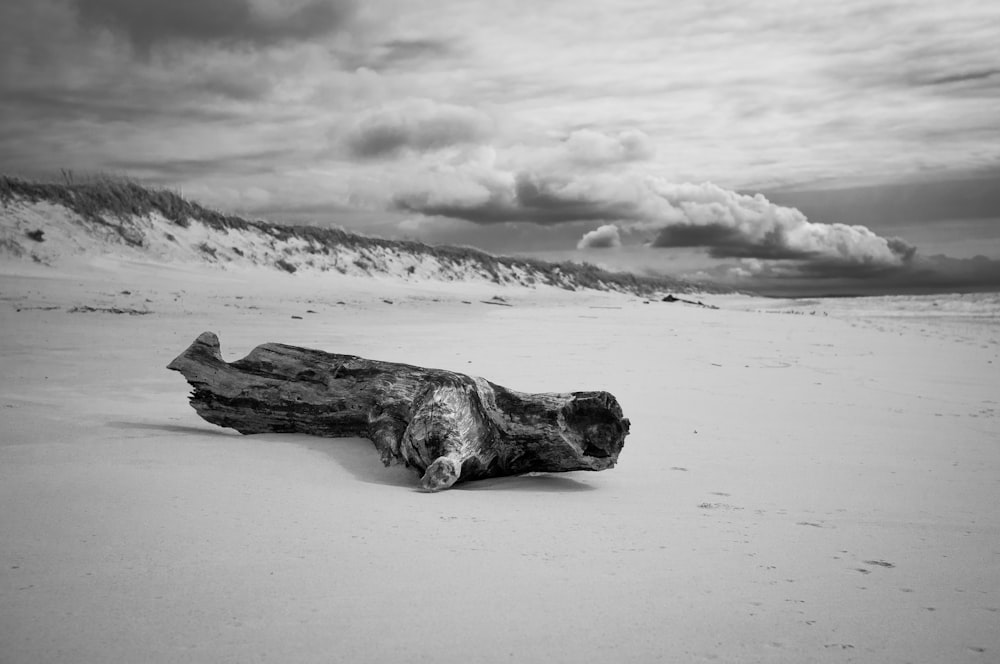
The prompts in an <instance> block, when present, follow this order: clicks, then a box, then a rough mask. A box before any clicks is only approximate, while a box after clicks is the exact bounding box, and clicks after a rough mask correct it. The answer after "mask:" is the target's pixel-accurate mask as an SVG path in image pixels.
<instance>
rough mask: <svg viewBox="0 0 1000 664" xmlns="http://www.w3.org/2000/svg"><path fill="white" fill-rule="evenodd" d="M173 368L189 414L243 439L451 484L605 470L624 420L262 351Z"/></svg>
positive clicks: (606, 402) (328, 359) (520, 395)
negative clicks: (266, 437) (295, 444)
mask: <svg viewBox="0 0 1000 664" xmlns="http://www.w3.org/2000/svg"><path fill="white" fill-rule="evenodd" d="M167 368H168V369H172V370H174V371H179V372H180V373H181V374H183V375H184V377H185V378H186V379H187V381H188V382H189V383H190V384H191V386H192V388H193V390H192V393H191V405H192V406H193V407H194V409H195V410H196V411H197V412H198V414H199V415H200V416H201V417H202V418H204V419H205V420H207V421H208V422H211V423H213V424H218V425H219V426H223V427H229V428H232V429H236V430H237V431H239V432H240V433H244V434H254V433H272V432H295V433H307V434H314V435H317V436H329V437H342V436H360V437H365V438H369V439H370V440H371V441H372V442H373V443H374V444H375V447H376V449H377V450H378V452H379V454H380V456H381V458H382V461H383V463H385V464H386V465H389V464H391V463H403V464H406V465H407V466H409V467H412V468H415V469H417V470H418V471H419V472H421V473H422V474H423V477H422V478H421V486H422V487H423V488H424V489H425V490H427V491H440V490H442V489H447V488H448V487H450V486H452V485H453V484H454V483H455V482H458V481H466V480H475V479H483V478H487V477H500V476H506V475H520V474H523V473H528V472H540V471H544V472H564V471H571V470H605V469H607V468H611V467H613V466H614V465H615V463H616V462H617V461H618V454H619V453H620V452H621V449H622V445H623V444H624V441H625V436H626V435H628V430H629V421H628V419H627V418H625V417H624V416H623V415H622V410H621V407H620V406H619V405H618V401H617V400H616V399H615V398H614V396H612V395H611V394H609V393H607V392H600V391H591V392H570V393H542V394H529V393H524V392H516V391H514V390H510V389H507V388H505V387H502V386H500V385H496V384H494V383H491V382H490V381H488V380H484V379H482V378H476V377H472V376H466V375H464V374H460V373H455V372H451V371H445V370H442V369H427V368H423V367H416V366H411V365H407V364H398V363H393V362H380V361H378V360H368V359H364V358H360V357H355V356H353V355H337V354H334V353H326V352H323V351H318V350H311V349H307V348H298V347H295V346H286V345H284V344H276V343H269V344H263V345H261V346H258V347H257V348H255V349H254V350H252V351H251V352H250V354H249V355H247V356H246V357H244V358H243V359H241V360H237V361H235V362H232V363H227V362H225V361H224V360H223V359H222V355H221V353H220V348H219V339H218V337H217V336H216V335H215V334H213V333H211V332H204V333H202V334H201V335H200V336H199V337H198V338H197V339H196V340H195V341H194V343H192V344H191V346H190V347H188V349H187V350H185V351H184V352H183V353H181V354H180V355H179V356H177V358H176V359H174V360H173V361H172V362H171V363H170V364H169V365H168V366H167Z"/></svg>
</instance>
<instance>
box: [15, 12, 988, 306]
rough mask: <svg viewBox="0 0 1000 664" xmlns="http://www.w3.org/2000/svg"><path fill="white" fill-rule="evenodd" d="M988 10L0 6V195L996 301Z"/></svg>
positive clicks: (746, 283)
mask: <svg viewBox="0 0 1000 664" xmlns="http://www.w3.org/2000/svg"><path fill="white" fill-rule="evenodd" d="M997 26H1000V3H998V2H996V1H995V0H976V1H967V0H947V1H938V0H844V1H842V2H838V3H831V2H828V1H826V0H823V1H820V0H816V1H803V0H759V1H753V0H750V1H747V0H743V1H737V0H705V1H703V2H697V3H694V2H689V3H665V2H660V1H658V0H590V1H587V0H548V1H546V2H537V1H535V0H531V1H528V0H507V1H506V2H495V1H492V0H373V1H368V2H360V1H357V2H355V1H353V0H3V1H2V2H0V171H3V172H6V173H12V174H21V175H26V176H46V175H52V174H58V173H59V172H60V170H62V169H72V170H74V171H77V172H83V173H92V172H110V173H121V174H128V175H130V176H132V177H135V178H138V179H140V180H142V181H145V182H149V183H151V184H158V185H165V186H169V187H171V188H174V189H177V190H180V191H181V192H183V193H184V194H185V195H186V196H188V197H191V198H194V199H196V200H199V201H201V202H203V203H206V204H208V205H211V206H213V207H217V208H221V209H224V210H227V211H234V212H239V213H243V214H246V215H249V216H254V217H263V218H268V219H272V220H276V221H289V222H297V223H315V224H335V225H341V226H344V227H347V228H351V229H355V230H360V231H363V232H366V233H370V234H375V235H381V236H387V237H400V238H413V239H421V240H424V241H428V242H434V243H458V244H469V245H474V246H479V247H482V248H484V249H487V250H489V251H494V252H499V253H532V254H534V255H538V256H542V257H547V258H558V259H574V260H586V261H589V262H593V263H597V264H600V265H603V266H608V267H612V268H626V267H627V268H630V269H634V270H640V271H660V272H666V273H671V274H677V275H687V276H695V277H700V278H712V279H715V280H717V281H722V282H725V283H731V284H733V285H736V286H741V287H746V288H758V289H762V290H765V291H768V292H869V291H877V290H901V291H905V290H910V289H918V290H920V289H934V288H940V289H953V288H1000V39H998V38H997V34H998V33H997V30H998V27H997Z"/></svg>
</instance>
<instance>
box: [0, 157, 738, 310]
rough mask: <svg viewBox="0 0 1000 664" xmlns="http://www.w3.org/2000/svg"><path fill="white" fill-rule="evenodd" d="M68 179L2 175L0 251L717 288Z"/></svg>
mask: <svg viewBox="0 0 1000 664" xmlns="http://www.w3.org/2000/svg"><path fill="white" fill-rule="evenodd" d="M66 180H67V181H66V182H62V183H44V182H39V181H31V180H25V179H21V178H16V177H10V176H0V204H2V207H0V256H6V257H10V258H17V259H23V260H31V261H34V262H36V263H41V264H45V265H56V264H60V263H63V262H66V261H70V260H73V259H80V258H82V257H86V256H97V255H108V254H110V255H117V256H121V257H123V258H127V259H140V260H151V261H153V262H160V263H178V262H182V263H194V264H207V265H213V266H216V267H222V268H225V267H246V266H258V267H266V268H270V269H276V270H283V271H285V272H289V273H295V272H298V271H300V270H305V271H319V272H328V271H331V272H339V273H340V274H345V275H352V276H369V275H386V276H390V277H395V278H398V279H402V280H407V281H481V282H493V283H496V284H506V285H521V286H536V285H543V286H554V287H557V288H563V289H567V290H576V289H581V288H585V289H593V290H601V291H612V292H622V293H631V294H636V295H648V294H652V293H656V292H661V291H677V292H684V293H689V292H696V291H697V292H720V291H719V290H718V289H716V288H713V287H711V286H707V285H701V284H693V283H690V282H686V281H681V280H677V279H671V278H667V277H652V276H640V275H635V274H630V273H615V272H609V271H606V270H603V269H601V268H598V267H596V266H594V265H590V264H585V263H574V262H563V263H550V262H546V261H541V260H535V259H531V258H513V257H507V256H495V255H492V254H489V253H486V252H484V251H480V250H478V249H473V248H469V247H457V246H431V245H427V244H423V243H421V242H414V241H407V240H389V239H383V238H376V237H368V236H363V235H359V234H356V233H351V232H348V231H346V230H343V229H340V228H321V227H317V226H286V225H281V224H276V223H270V222H267V221H260V220H249V219H245V218H243V217H239V216H236V215H231V214H223V213H220V212H217V211H214V210H210V209H208V208H206V207H204V206H202V205H200V204H198V203H195V202H192V201H189V200H187V199H185V198H183V197H182V196H180V195H179V194H177V193H174V192H172V191H168V190H165V189H153V188H149V187H144V186H141V185H139V184H137V183H135V182H132V181H129V180H127V179H121V178H109V177H103V178H95V179H92V180H90V181H86V182H81V183H76V182H73V181H72V179H71V178H69V177H67V178H66Z"/></svg>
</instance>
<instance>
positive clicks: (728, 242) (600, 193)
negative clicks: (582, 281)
mask: <svg viewBox="0 0 1000 664" xmlns="http://www.w3.org/2000/svg"><path fill="white" fill-rule="evenodd" d="M451 175H452V178H451V179H452V180H455V179H457V180H459V181H461V180H462V178H463V177H465V178H470V179H471V181H472V183H474V184H476V185H478V188H477V189H473V190H470V191H473V192H474V193H472V194H470V195H449V193H447V192H442V191H440V190H438V191H428V190H423V191H417V192H409V193H404V194H400V195H398V196H397V197H396V199H395V203H396V206H397V207H398V208H400V209H403V210H406V211H410V212H420V213H423V214H430V215H441V216H447V217H456V218H460V219H465V220H468V221H472V222H475V223H499V222H516V221H522V222H531V223H536V224H561V223H568V222H574V221H603V222H605V223H606V225H610V224H611V223H612V222H614V223H615V224H616V226H615V230H616V234H617V237H618V239H619V242H620V241H621V236H622V234H625V235H638V234H650V233H652V234H653V237H652V241H651V242H649V245H650V246H651V247H697V248H703V249H705V250H707V252H708V253H709V255H710V256H712V257H714V258H755V259H762V260H767V261H799V262H800V263H801V264H803V265H807V266H809V269H812V270H814V271H816V272H817V273H818V274H821V273H824V272H827V271H836V270H845V269H846V270H854V271H859V272H861V271H879V270H887V269H889V270H891V269H895V268H899V267H900V266H902V265H903V264H905V263H906V262H908V261H909V260H910V259H912V257H913V255H914V253H915V249H914V247H913V246H911V245H909V244H908V243H907V242H905V241H904V240H901V239H899V238H886V237H882V236H880V235H878V234H877V233H874V232H873V231H871V230H870V229H869V228H867V227H864V226H849V225H846V224H818V223H813V222H810V221H809V220H808V219H807V218H806V217H805V215H804V214H802V213H801V212H800V211H799V210H797V209H794V208H789V207H783V206H780V205H775V204H774V203H771V202H770V201H768V200H767V199H766V198H765V197H764V196H762V195H760V194H757V195H754V196H748V195H745V194H739V193H737V192H734V191H729V190H727V189H723V188H722V187H719V186H717V185H714V184H711V183H702V184H675V183H670V182H667V181H664V180H662V179H659V178H654V177H648V176H645V177H644V176H641V175H637V174H634V173H622V174H608V173H596V174H595V173H577V174H569V175H551V174H548V175H540V174H537V173H527V172H518V173H514V174H511V176H510V177H507V178H503V177H493V178H491V179H489V180H486V179H483V178H482V173H481V172H480V173H477V174H471V173H469V172H463V171H461V170H456V171H454V172H453V173H452V174H451ZM609 236H610V231H609V230H604V231H602V232H601V233H599V234H598V235H596V236H592V237H589V238H587V237H585V238H584V239H581V240H580V246H581V247H583V246H593V245H592V244H591V243H592V242H594V241H596V240H597V239H598V238H606V237H609Z"/></svg>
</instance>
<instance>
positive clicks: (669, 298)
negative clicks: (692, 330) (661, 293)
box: [660, 294, 718, 309]
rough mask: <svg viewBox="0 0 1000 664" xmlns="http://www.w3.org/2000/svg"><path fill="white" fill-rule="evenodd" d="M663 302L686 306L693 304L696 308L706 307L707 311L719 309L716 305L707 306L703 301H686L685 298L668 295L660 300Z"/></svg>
mask: <svg viewBox="0 0 1000 664" xmlns="http://www.w3.org/2000/svg"><path fill="white" fill-rule="evenodd" d="M660 301H661V302H683V303H684V304H693V305H694V306H696V307H704V308H706V309H718V307H717V306H715V305H714V304H705V303H704V302H702V301H701V300H697V301H696V300H685V299H684V298H683V297H675V296H673V295H669V294H668V295H667V296H666V297H665V298H663V299H662V300H660Z"/></svg>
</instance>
